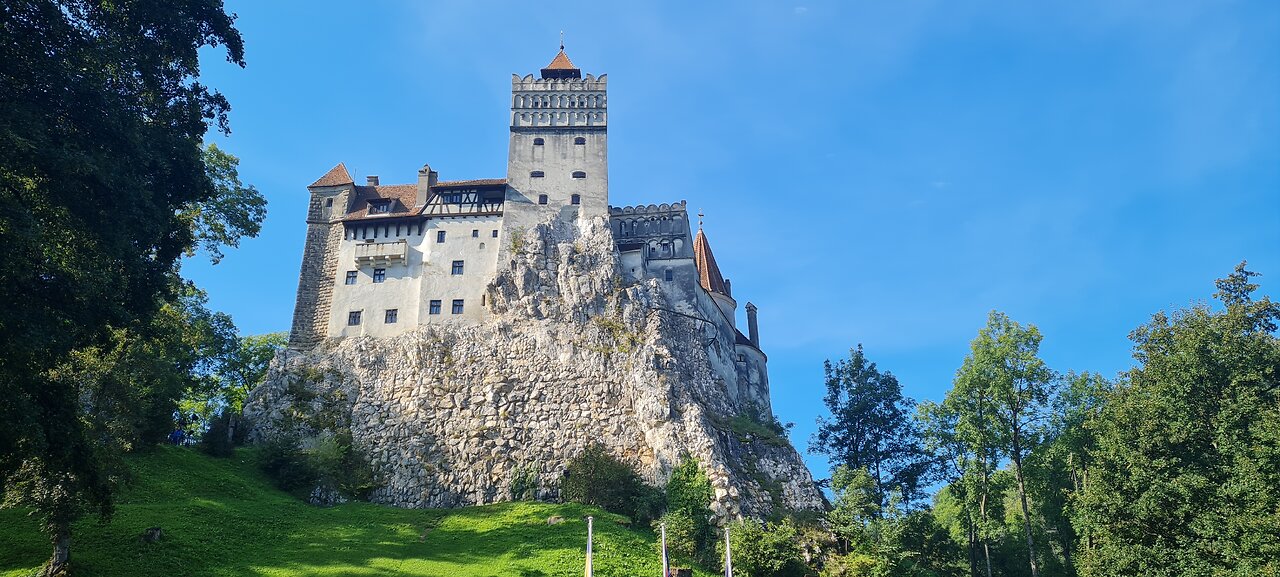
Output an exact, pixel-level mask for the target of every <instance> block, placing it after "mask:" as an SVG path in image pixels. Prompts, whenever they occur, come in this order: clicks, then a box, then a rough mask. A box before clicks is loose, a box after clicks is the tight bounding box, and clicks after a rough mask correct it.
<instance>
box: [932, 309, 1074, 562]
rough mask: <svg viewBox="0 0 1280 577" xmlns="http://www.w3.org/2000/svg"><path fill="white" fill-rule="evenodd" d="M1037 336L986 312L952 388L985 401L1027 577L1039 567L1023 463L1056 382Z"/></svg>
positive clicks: (1034, 331)
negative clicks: (1008, 475)
mask: <svg viewBox="0 0 1280 577" xmlns="http://www.w3.org/2000/svg"><path fill="white" fill-rule="evenodd" d="M1042 338H1043V337H1041V335H1040V331H1039V329H1037V328H1036V327H1035V325H1030V326H1027V327H1023V326H1022V325H1020V324H1018V323H1017V322H1014V321H1013V320H1012V319H1010V318H1009V317H1008V316H1007V315H1005V314H1004V313H1000V312H997V311H992V312H991V314H990V315H989V316H988V317H987V326H986V327H984V328H983V329H982V330H981V331H979V332H978V336H977V338H975V339H974V340H973V343H972V344H971V352H970V354H969V356H968V357H966V358H965V360H964V364H963V365H962V366H961V367H960V370H959V371H958V372H957V373H956V386H955V390H956V391H971V392H973V393H976V394H978V395H982V396H984V397H985V399H986V400H987V401H988V404H987V408H989V412H988V413H987V414H986V415H985V416H984V417H985V418H984V420H985V421H986V422H985V423H983V424H982V426H984V427H988V426H991V425H994V427H992V429H993V430H992V432H993V433H994V434H993V435H991V437H990V438H991V439H992V440H994V441H996V442H997V443H998V445H993V447H994V446H998V447H999V448H1000V451H1001V452H1002V453H1003V454H1005V455H1007V456H1008V457H1009V459H1010V461H1012V464H1013V473H1014V479H1015V480H1016V481H1017V488H1018V498H1019V505H1020V506H1021V509H1022V519H1023V525H1024V528H1025V534H1026V541H1027V553H1028V559H1029V562H1030V565H1031V575H1032V577H1038V576H1039V574H1040V568H1039V564H1038V560H1037V557H1036V545H1035V538H1034V536H1033V531H1032V524H1031V508H1030V506H1029V505H1028V502H1027V488H1026V476H1025V474H1024V461H1025V460H1026V459H1027V456H1028V455H1030V453H1031V450H1032V449H1034V448H1035V447H1036V446H1037V444H1038V443H1039V442H1040V438H1041V436H1042V433H1043V429H1044V426H1045V423H1044V420H1045V417H1046V412H1047V410H1048V406H1049V401H1050V399H1051V398H1052V397H1053V392H1054V389H1053V384H1054V383H1055V382H1056V381H1055V380H1054V378H1053V372H1052V371H1050V370H1049V368H1048V367H1047V366H1046V365H1045V364H1044V361H1042V360H1040V358H1039V356H1038V353H1039V349H1040V341H1041V339H1042ZM961 418H962V420H963V419H964V416H962V417H961ZM975 419H976V415H975Z"/></svg>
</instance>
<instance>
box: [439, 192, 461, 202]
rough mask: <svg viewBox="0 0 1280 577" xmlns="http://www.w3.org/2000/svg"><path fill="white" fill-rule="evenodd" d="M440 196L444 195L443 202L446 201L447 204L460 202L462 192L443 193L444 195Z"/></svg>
mask: <svg viewBox="0 0 1280 577" xmlns="http://www.w3.org/2000/svg"><path fill="white" fill-rule="evenodd" d="M442 196H443V197H444V201H445V202H447V203H449V204H462V193H461V192H450V193H446V194H444V195H442Z"/></svg>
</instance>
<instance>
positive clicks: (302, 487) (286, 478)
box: [258, 435, 320, 494]
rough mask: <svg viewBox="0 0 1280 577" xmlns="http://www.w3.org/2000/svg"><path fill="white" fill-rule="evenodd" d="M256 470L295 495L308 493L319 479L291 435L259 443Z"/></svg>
mask: <svg viewBox="0 0 1280 577" xmlns="http://www.w3.org/2000/svg"><path fill="white" fill-rule="evenodd" d="M258 468H260V469H262V472H263V473H266V475H267V476H268V477H270V478H271V480H272V481H275V484H276V486H277V487H280V488H281V489H283V490H285V491H289V492H290V493H295V494H296V493H299V492H302V493H305V492H308V491H310V490H311V489H312V488H313V487H315V485H316V482H317V481H319V479H320V475H319V473H317V472H316V470H315V468H314V467H312V466H311V462H310V461H309V460H308V459H307V457H306V455H305V454H303V452H302V451H300V450H299V449H298V438H297V437H295V436H293V435H280V436H277V437H274V438H272V439H270V440H268V441H265V442H263V443H261V445H260V446H259V449H258Z"/></svg>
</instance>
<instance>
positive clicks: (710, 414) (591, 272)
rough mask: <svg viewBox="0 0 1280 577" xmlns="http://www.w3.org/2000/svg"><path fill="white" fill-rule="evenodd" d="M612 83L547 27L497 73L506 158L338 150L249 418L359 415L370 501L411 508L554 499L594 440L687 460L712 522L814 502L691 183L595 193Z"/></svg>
mask: <svg viewBox="0 0 1280 577" xmlns="http://www.w3.org/2000/svg"><path fill="white" fill-rule="evenodd" d="M607 98H608V93H607V90H606V78H605V76H603V75H601V76H599V77H594V76H592V75H589V74H588V75H585V76H584V75H583V74H582V72H581V70H579V69H578V68H577V67H576V66H574V65H573V63H572V62H570V60H569V57H568V56H566V55H565V53H564V47H563V46H561V50H560V53H559V54H557V55H556V56H555V59H554V60H552V61H551V64H550V65H548V66H547V67H546V68H544V69H542V73H541V75H540V77H538V78H534V76H533V75H528V76H524V77H520V76H514V77H513V78H512V80H511V138H510V149H509V151H508V155H507V158H508V161H507V176H506V178H503V179H485V180H455V181H443V180H440V179H439V177H438V175H437V173H436V171H434V170H432V169H431V167H429V166H424V167H423V168H422V169H421V170H419V171H418V182H417V183H415V184H405V185H383V184H381V183H380V182H379V181H378V178H377V177H375V176H370V177H368V181H367V182H366V183H365V184H364V185H357V184H355V182H354V181H353V179H352V177H351V174H350V173H349V172H348V171H347V169H346V168H345V167H344V166H343V165H341V164H339V165H338V166H336V167H334V168H333V170H330V171H329V172H328V173H327V174H325V175H324V176H323V177H321V178H320V179H319V180H317V181H316V182H314V183H312V185H311V186H310V187H308V188H309V190H310V193H311V203H310V208H309V211H308V216H307V239H306V245H305V248H304V251H303V260H302V272H301V275H300V280H299V286H298V300H297V306H296V309H295V311H294V318H293V329H292V332H291V333H290V336H289V349H288V350H284V351H281V352H280V353H278V354H277V355H276V358H275V359H274V360H273V361H272V363H271V367H270V369H269V371H268V374H267V376H266V378H265V379H264V382H263V384H262V385H260V386H259V387H257V388H256V389H254V390H253V391H252V392H251V393H250V395H249V398H248V399H247V400H246V402H245V406H244V415H245V417H246V418H247V420H248V422H250V423H251V424H252V425H251V428H252V431H251V435H252V437H253V438H254V439H257V440H269V439H280V440H289V441H290V442H295V443H298V446H299V447H306V446H308V444H313V443H316V442H320V441H322V440H323V439H324V438H325V437H330V438H332V437H333V436H335V435H344V436H345V435H348V434H349V435H350V436H349V438H350V439H351V447H352V448H353V449H355V450H358V451H359V453H360V454H361V455H364V456H365V457H367V459H368V464H369V466H370V467H371V468H372V472H373V473H374V475H375V477H376V478H377V480H378V482H377V487H376V488H374V489H372V490H371V492H370V493H369V494H368V498H369V499H371V500H373V501H375V502H379V503H386V504H391V505H397V506H402V507H456V506H462V505H472V504H482V503H492V502H495V501H503V500H509V499H516V498H530V497H534V498H539V499H555V498H557V497H558V491H559V481H560V479H561V478H562V476H563V475H564V471H565V467H566V464H567V463H568V462H569V461H571V460H572V459H573V458H574V457H575V456H576V455H578V454H580V453H581V452H582V451H583V450H585V448H586V447H587V446H589V445H592V444H599V445H600V446H602V447H604V448H605V449H606V450H607V451H609V452H610V453H611V454H613V455H614V456H616V457H617V458H619V459H622V460H624V461H626V462H627V463H628V464H630V465H632V466H633V467H634V468H635V469H636V470H637V471H638V472H639V473H640V474H641V475H642V476H643V477H644V478H645V479H646V480H647V481H649V482H650V483H653V484H655V485H661V484H662V483H665V482H666V480H667V479H668V478H669V477H670V474H671V471H672V470H673V469H674V467H675V466H676V465H677V464H679V463H680V462H681V461H682V460H683V459H686V458H693V459H696V460H697V462H698V463H699V464H700V466H701V467H702V468H703V470H704V472H705V473H706V474H707V477H708V480H709V481H710V483H711V485H712V489H713V493H714V495H713V502H712V503H711V508H712V511H714V512H715V514H716V515H717V516H718V517H720V518H721V519H734V518H738V517H741V516H743V515H761V516H763V515H768V514H770V513H772V512H776V511H778V510H779V509H790V510H794V509H810V510H813V509H820V508H822V507H823V503H824V502H823V498H822V495H821V493H820V492H819V490H818V489H817V487H816V486H815V485H814V483H813V479H812V477H811V476H810V474H809V471H808V469H807V468H806V467H805V464H804V461H803V460H802V459H801V457H800V455H799V454H798V453H797V452H796V451H795V449H794V448H793V447H792V446H791V445H790V443H789V442H788V441H787V440H786V437H785V432H784V431H780V430H777V429H776V428H775V429H770V425H772V424H773V415H772V408H771V406H770V402H769V380H768V374H767V372H766V358H765V355H764V353H763V352H761V350H760V337H759V331H758V330H757V326H756V309H755V307H754V306H753V305H752V304H751V303H746V305H745V307H744V308H745V317H746V323H747V334H748V335H750V336H747V335H744V334H743V333H742V331H740V330H738V328H737V326H738V325H737V314H738V302H737V301H736V300H735V299H734V297H733V293H732V290H731V285H730V283H729V281H728V280H727V279H725V278H723V276H721V273H720V269H719V267H718V266H717V265H716V260H715V256H714V255H713V254H712V252H711V245H710V243H709V242H708V241H707V237H706V234H704V233H703V232H702V230H701V229H702V227H701V222H700V221H699V224H698V225H697V229H696V230H694V229H693V227H691V226H690V223H689V214H688V211H687V209H686V205H685V203H684V202H683V201H682V202H678V203H674V204H659V205H648V206H630V207H613V206H610V205H609V186H608V131H607V128H608V113H607V110H608V108H607V104H608V101H607ZM751 420H754V421H755V422H756V424H755V425H751V424H750V423H749V421H751ZM769 430H774V431H775V432H773V433H769V432H767V431H769ZM762 431H763V432H762ZM316 491H317V492H314V493H313V499H314V500H319V501H326V500H328V498H329V497H326V496H325V495H330V494H332V493H333V491H334V489H333V488H332V487H330V488H329V489H328V492H327V493H326V491H325V490H324V487H317V489H316Z"/></svg>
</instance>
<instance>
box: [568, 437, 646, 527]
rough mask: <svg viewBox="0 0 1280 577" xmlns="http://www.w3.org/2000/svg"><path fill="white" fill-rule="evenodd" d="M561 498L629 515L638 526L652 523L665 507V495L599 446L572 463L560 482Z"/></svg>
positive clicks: (587, 450) (587, 451) (584, 452)
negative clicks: (663, 501)
mask: <svg viewBox="0 0 1280 577" xmlns="http://www.w3.org/2000/svg"><path fill="white" fill-rule="evenodd" d="M560 498H561V499H562V500H565V501H574V502H577V503H582V504H585V505H595V506H597V507H600V508H602V509H604V510H606V511H609V512H611V513H618V514H620V515H626V516H628V517H631V520H632V521H633V522H637V523H648V522H650V521H652V520H653V519H654V518H655V517H657V515H658V512H659V510H660V509H661V506H662V493H661V492H659V491H658V490H657V489H654V488H653V487H650V486H648V485H646V484H645V483H644V481H643V480H642V479H640V475H639V474H637V473H636V472H635V470H634V469H632V468H631V467H629V466H628V465H627V464H626V463H623V462H622V461H619V460H618V459H616V458H614V457H613V456H612V455H610V454H608V453H606V452H605V450H604V448H603V447H601V446H599V445H590V446H588V447H587V448H586V450H584V451H583V452H582V454H580V455H578V456H577V457H575V458H574V459H573V460H572V461H569V465H568V466H567V467H565V471H564V477H563V478H561V479H560Z"/></svg>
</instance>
